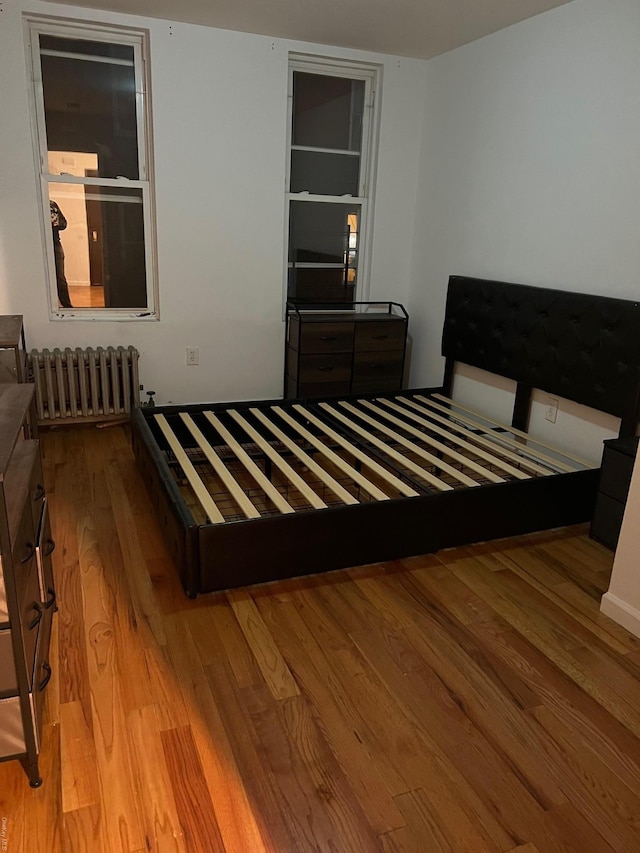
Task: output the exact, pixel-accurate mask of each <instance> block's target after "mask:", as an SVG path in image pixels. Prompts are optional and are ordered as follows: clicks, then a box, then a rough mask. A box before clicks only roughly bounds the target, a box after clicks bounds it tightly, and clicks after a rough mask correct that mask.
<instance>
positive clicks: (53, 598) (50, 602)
mask: <svg viewBox="0 0 640 853" xmlns="http://www.w3.org/2000/svg"><path fill="white" fill-rule="evenodd" d="M47 592H48V593H49V598H48V599H47V600H46V601H45V603H44V605H43V607H44V609H45V610H48V609H49V608H50V607H53V605H54V604H55V603H56V591H55V590H54V589H51V587H48V589H47Z"/></svg>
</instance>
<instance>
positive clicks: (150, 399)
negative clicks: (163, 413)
mask: <svg viewBox="0 0 640 853" xmlns="http://www.w3.org/2000/svg"><path fill="white" fill-rule="evenodd" d="M155 393H156V392H155V391H147V397H148V398H149V399H148V400H147V402H146V403H143V404H142V405H143V406H155V401H154V399H153V395H154V394H155Z"/></svg>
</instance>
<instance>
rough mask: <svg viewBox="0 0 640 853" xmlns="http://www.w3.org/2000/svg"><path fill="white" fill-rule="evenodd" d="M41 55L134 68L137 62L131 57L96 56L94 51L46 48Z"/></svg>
mask: <svg viewBox="0 0 640 853" xmlns="http://www.w3.org/2000/svg"><path fill="white" fill-rule="evenodd" d="M40 56H58V57H60V59H81V60H82V61H83V62H101V63H102V64H103V65H126V66H127V67H128V68H133V67H134V66H135V62H132V61H131V60H129V59H116V58H115V56H94V54H92V53H71V52H70V51H65V50H51V49H50V48H45V49H44V50H41V51H40Z"/></svg>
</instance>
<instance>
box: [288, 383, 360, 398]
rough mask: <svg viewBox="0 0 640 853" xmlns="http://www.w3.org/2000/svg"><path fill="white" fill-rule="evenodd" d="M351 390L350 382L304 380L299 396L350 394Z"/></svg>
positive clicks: (299, 389)
mask: <svg viewBox="0 0 640 853" xmlns="http://www.w3.org/2000/svg"><path fill="white" fill-rule="evenodd" d="M350 391H351V383H349V382H304V383H303V384H302V385H300V386H299V388H298V396H299V397H333V396H334V395H335V396H337V395H339V394H348V393H349V392H350Z"/></svg>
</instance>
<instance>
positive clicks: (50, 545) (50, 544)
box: [42, 539, 56, 557]
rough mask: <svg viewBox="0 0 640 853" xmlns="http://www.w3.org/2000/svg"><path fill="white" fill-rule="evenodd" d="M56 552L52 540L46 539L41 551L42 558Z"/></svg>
mask: <svg viewBox="0 0 640 853" xmlns="http://www.w3.org/2000/svg"><path fill="white" fill-rule="evenodd" d="M55 550H56V543H55V542H54V540H53V539H47V541H46V543H45V546H44V548H43V549H42V556H43V557H48V556H49V555H50V554H53V552H54V551H55Z"/></svg>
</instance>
